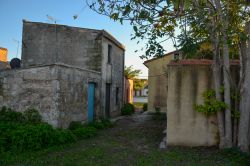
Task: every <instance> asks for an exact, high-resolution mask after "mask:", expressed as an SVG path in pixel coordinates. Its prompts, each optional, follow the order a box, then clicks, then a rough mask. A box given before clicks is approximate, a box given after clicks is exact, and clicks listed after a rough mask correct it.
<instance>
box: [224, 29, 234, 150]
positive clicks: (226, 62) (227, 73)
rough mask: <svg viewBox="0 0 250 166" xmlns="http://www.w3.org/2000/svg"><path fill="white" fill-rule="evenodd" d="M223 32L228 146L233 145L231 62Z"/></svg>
mask: <svg viewBox="0 0 250 166" xmlns="http://www.w3.org/2000/svg"><path fill="white" fill-rule="evenodd" d="M225 35H226V34H225V32H224V33H223V36H224V37H223V45H224V46H223V81H224V102H225V103H226V104H227V106H228V107H227V108H226V110H225V131H226V134H225V143H226V147H227V148H231V147H232V116H231V94H230V90H231V89H230V62H229V48H228V45H227V37H226V36H225Z"/></svg>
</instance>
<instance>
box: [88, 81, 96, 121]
mask: <svg viewBox="0 0 250 166" xmlns="http://www.w3.org/2000/svg"><path fill="white" fill-rule="evenodd" d="M94 104H95V84H94V83H89V87H88V122H92V121H93V120H94V108H95V105H94Z"/></svg>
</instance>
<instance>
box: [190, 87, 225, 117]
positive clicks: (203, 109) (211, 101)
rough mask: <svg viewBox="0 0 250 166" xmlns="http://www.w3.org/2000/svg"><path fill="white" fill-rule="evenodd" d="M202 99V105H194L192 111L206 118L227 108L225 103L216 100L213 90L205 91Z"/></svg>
mask: <svg viewBox="0 0 250 166" xmlns="http://www.w3.org/2000/svg"><path fill="white" fill-rule="evenodd" d="M203 99H204V104H201V105H198V104H196V105H195V106H194V109H195V110H196V111H197V112H200V113H202V114H204V115H206V116H210V115H214V114H216V113H217V112H218V111H222V110H224V109H226V108H227V107H228V106H227V104H226V103H224V102H222V101H218V100H217V99H216V97H215V91H214V90H207V91H205V92H204V93H203Z"/></svg>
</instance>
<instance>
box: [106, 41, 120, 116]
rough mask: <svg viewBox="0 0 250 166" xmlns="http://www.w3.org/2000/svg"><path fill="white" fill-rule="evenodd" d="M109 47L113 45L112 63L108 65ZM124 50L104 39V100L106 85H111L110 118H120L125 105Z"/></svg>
mask: <svg viewBox="0 0 250 166" xmlns="http://www.w3.org/2000/svg"><path fill="white" fill-rule="evenodd" d="M108 45H111V47H112V51H111V63H108ZM123 70H124V49H121V48H120V47H118V46H117V45H116V44H115V43H114V42H112V41H111V40H109V39H108V38H106V37H103V38H102V69H101V71H102V99H106V83H110V84H111V93H110V116H111V117H114V116H118V115H120V113H121V107H122V104H123V89H124V82H123V81H124V79H123V77H124V74H123ZM117 88H118V89H119V90H118V91H119V92H118V102H116V90H117ZM105 102H106V100H102V107H103V110H104V112H105Z"/></svg>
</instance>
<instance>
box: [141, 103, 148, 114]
mask: <svg viewBox="0 0 250 166" xmlns="http://www.w3.org/2000/svg"><path fill="white" fill-rule="evenodd" d="M142 110H143V112H145V111H147V110H148V103H144V104H143V106H142Z"/></svg>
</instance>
